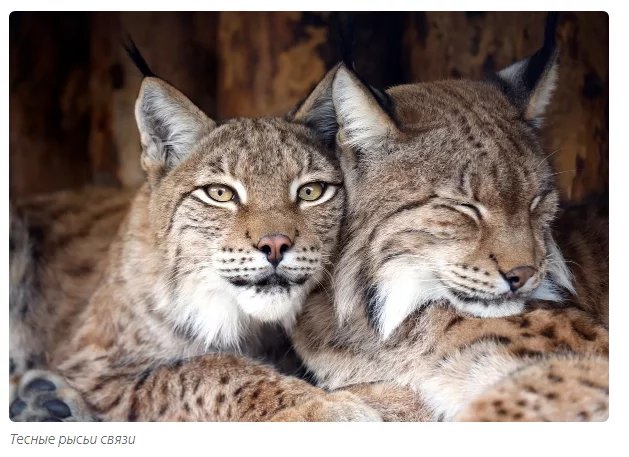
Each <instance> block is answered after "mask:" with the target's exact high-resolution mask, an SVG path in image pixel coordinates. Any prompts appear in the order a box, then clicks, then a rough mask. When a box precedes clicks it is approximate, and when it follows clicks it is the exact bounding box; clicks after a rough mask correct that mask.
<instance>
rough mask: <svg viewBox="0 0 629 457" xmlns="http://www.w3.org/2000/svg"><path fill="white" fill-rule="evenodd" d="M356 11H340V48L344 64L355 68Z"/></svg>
mask: <svg viewBox="0 0 629 457" xmlns="http://www.w3.org/2000/svg"><path fill="white" fill-rule="evenodd" d="M354 14H355V13H340V14H339V21H338V31H337V34H338V39H339V50H340V51H341V59H342V61H343V64H345V66H346V67H347V68H349V69H351V70H354V38H355V36H356V33H355V24H356V17H355V15H354Z"/></svg>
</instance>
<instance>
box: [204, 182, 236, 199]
mask: <svg viewBox="0 0 629 457" xmlns="http://www.w3.org/2000/svg"><path fill="white" fill-rule="evenodd" d="M205 193H206V194H207V196H208V197H210V198H211V199H212V200H215V201H217V202H228V201H230V200H232V199H233V198H234V196H235V195H236V192H234V190H233V189H232V188H231V187H228V186H225V185H223V184H210V185H209V186H207V187H205Z"/></svg>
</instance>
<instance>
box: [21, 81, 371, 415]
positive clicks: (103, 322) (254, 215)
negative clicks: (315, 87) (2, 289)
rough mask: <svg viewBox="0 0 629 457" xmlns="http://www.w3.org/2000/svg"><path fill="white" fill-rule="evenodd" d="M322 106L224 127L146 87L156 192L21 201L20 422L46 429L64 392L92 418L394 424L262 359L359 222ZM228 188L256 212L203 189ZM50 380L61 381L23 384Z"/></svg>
mask: <svg viewBox="0 0 629 457" xmlns="http://www.w3.org/2000/svg"><path fill="white" fill-rule="evenodd" d="M327 86H329V84H328V85H326V87H327ZM314 95H316V91H315V94H314ZM307 106H309V104H308V103H306V104H305V105H304V107H302V108H301V109H300V110H297V112H296V113H294V114H293V115H292V116H291V117H290V118H279V117H278V118H261V119H236V120H231V121H229V122H227V123H225V124H223V125H221V126H216V124H215V123H214V122H213V121H212V120H210V119H209V118H207V117H206V116H205V115H204V114H203V113H201V112H200V111H199V110H198V109H197V108H196V107H195V106H194V105H192V103H191V102H190V101H189V100H188V99H187V98H185V97H184V96H183V95H182V94H181V93H179V92H178V91H177V90H176V89H175V88H173V87H172V86H170V85H168V84H167V83H165V82H163V81H161V80H159V79H157V78H146V79H145V80H144V83H143V85H142V89H141V92H140V97H139V98H138V102H137V104H136V117H137V120H138V125H139V128H140V133H141V137H142V146H143V153H142V164H143V167H144V170H145V171H146V174H147V183H146V184H145V185H143V186H142V187H141V188H140V189H139V190H137V191H136V192H135V193H131V192H122V191H114V190H110V191H107V190H99V189H86V190H83V191H75V192H65V193H61V194H56V195H50V196H47V197H41V198H34V199H27V200H25V201H20V202H14V204H13V211H12V214H11V224H12V225H11V230H12V232H11V297H10V309H11V354H10V356H11V362H10V363H11V364H12V367H11V372H12V374H14V375H15V377H14V378H13V383H14V386H15V389H14V393H15V395H17V397H16V398H15V399H16V403H15V404H13V405H12V406H13V408H14V411H15V412H16V414H15V416H16V417H14V418H13V419H14V420H40V419H41V414H40V412H41V410H42V405H44V403H45V402H46V401H47V400H49V399H50V398H51V396H54V395H56V397H54V398H56V399H60V400H64V399H65V400H67V401H68V402H69V403H70V404H68V406H71V407H72V409H74V412H75V414H76V416H79V417H80V418H82V419H83V420H114V421H126V420H128V421H183V420H185V421H190V420H192V421H204V420H214V421H216V420H219V421H230V420H231V421H243V420H246V421H259V420H313V421H326V420H335V421H337V420H340V421H342V420H367V421H372V420H375V421H379V420H381V417H380V415H379V414H378V413H377V412H376V411H375V410H374V409H372V408H370V407H369V406H368V405H367V404H366V403H364V402H363V401H361V400H360V398H359V397H358V396H356V395H353V394H351V393H349V392H344V393H332V394H328V393H326V392H324V391H323V390H321V389H320V388H316V387H313V386H311V385H310V384H308V383H306V382H305V381H302V380H300V379H298V378H296V377H289V376H283V375H281V374H279V372H278V371H276V370H275V369H274V368H273V367H272V366H271V365H270V364H269V365H267V364H263V363H262V362H267V363H272V362H274V360H269V357H268V355H269V353H270V352H278V350H281V349H282V348H284V350H285V349H286V348H285V347H284V346H282V345H281V343H282V337H283V335H284V334H285V332H286V331H287V330H289V329H290V327H291V325H292V324H293V322H294V319H295V315H296V314H297V313H298V312H299V310H300V307H301V305H302V303H303V301H304V300H305V298H306V296H307V295H308V293H309V292H310V290H312V289H313V288H314V287H317V286H318V285H319V284H320V283H321V282H322V281H324V280H325V278H326V269H328V268H329V266H330V262H331V256H332V255H333V253H334V252H335V251H336V243H337V238H338V231H339V227H340V221H341V217H342V214H343V211H344V191H343V189H342V186H341V183H342V177H341V175H340V170H339V167H338V163H337V162H336V159H335V157H334V155H333V152H332V151H331V150H329V149H328V140H326V139H325V138H324V137H325V135H327V132H323V133H322V132H320V131H318V130H317V129H316V127H312V126H311V125H310V124H309V122H308V120H307V116H306V114H307V108H305V107H307ZM305 111H306V112H305ZM311 181H315V182H323V183H326V187H325V192H326V193H325V194H324V196H323V197H322V198H321V199H320V202H321V203H320V204H317V203H318V202H300V201H298V200H296V192H297V189H298V188H299V186H300V185H302V184H305V183H307V182H311ZM215 182H218V183H220V184H226V185H228V186H230V187H231V188H233V189H234V191H235V192H236V193H237V196H238V199H236V200H234V201H231V200H230V201H227V202H225V203H222V202H219V203H217V202H215V201H213V200H211V199H210V197H209V196H207V194H205V193H204V192H205V191H204V190H203V189H204V186H208V185H209V184H212V183H215ZM267 234H284V235H286V236H287V237H288V238H290V240H291V241H292V246H290V248H289V249H287V250H286V251H285V252H284V253H283V258H282V260H281V262H280V263H279V264H278V265H277V268H276V269H275V270H273V267H272V266H271V264H270V263H269V262H267V260H266V254H264V253H263V252H261V251H260V250H258V248H257V243H258V241H259V240H260V239H261V238H262V237H264V236H265V235H267ZM267 273H268V274H275V276H274V277H273V278H275V279H273V278H272V279H273V281H274V282H268V281H267V282H265V279H264V278H268V277H269V276H268V274H267ZM264 275H267V276H264ZM278 275H282V276H281V278H283V279H277V278H278V277H279V276H278ZM260 278H262V279H260ZM278 345H279V346H278ZM230 352H232V353H237V354H239V356H236V355H232V354H229V353H230ZM282 355H284V354H282ZM35 368H45V369H47V370H49V371H48V373H49V375H45V374H43V373H46V372H33V371H27V372H26V374H25V375H24V376H21V375H22V374H24V373H25V371H26V370H30V369H35ZM292 368H293V369H294V368H295V367H292ZM34 376H40V377H43V378H44V382H43V383H42V382H39V381H38V382H39V384H38V385H40V386H41V385H44V387H45V389H44V392H43V394H42V392H39V394H37V395H36V394H35V393H34V392H33V389H34V385H35V384H37V383H35V384H32V381H33V377H34ZM36 381H37V380H36ZM50 386H52V387H55V388H56V392H53V391H51V390H50V389H47V387H50ZM69 389H73V391H72V395H70V394H69V392H70V390H69ZM76 392H78V393H79V394H80V395H78V396H77V395H75V394H76ZM81 395H82V399H81V398H80V396H81ZM79 400H82V401H83V403H82V402H81V401H79ZM25 404H26V406H25ZM278 414H280V416H277V415H278ZM274 417H275V419H273V418H274ZM74 419H76V417H75V418H74Z"/></svg>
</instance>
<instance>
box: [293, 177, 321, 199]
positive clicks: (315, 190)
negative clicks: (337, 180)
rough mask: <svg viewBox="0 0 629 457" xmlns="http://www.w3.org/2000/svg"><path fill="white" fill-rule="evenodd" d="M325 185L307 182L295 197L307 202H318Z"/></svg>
mask: <svg viewBox="0 0 629 457" xmlns="http://www.w3.org/2000/svg"><path fill="white" fill-rule="evenodd" d="M324 190H325V184H323V183H321V182H309V183H307V184H304V185H303V186H301V187H300V188H299V190H298V191H297V196H298V197H299V198H300V199H302V200H305V201H307V202H312V201H315V200H318V199H319V198H321V196H322V195H323V191H324Z"/></svg>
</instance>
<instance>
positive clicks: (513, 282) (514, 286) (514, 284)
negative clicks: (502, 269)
mask: <svg viewBox="0 0 629 457" xmlns="http://www.w3.org/2000/svg"><path fill="white" fill-rule="evenodd" d="M535 273H537V270H536V269H535V268H533V267H517V268H514V269H513V270H510V271H508V272H506V273H505V279H506V280H507V282H508V283H509V287H510V288H511V290H512V291H513V292H515V291H516V290H518V289H519V288H520V287H522V286H524V284H526V282H527V281H528V280H529V279H531V278H532V277H533V276H534V275H535Z"/></svg>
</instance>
